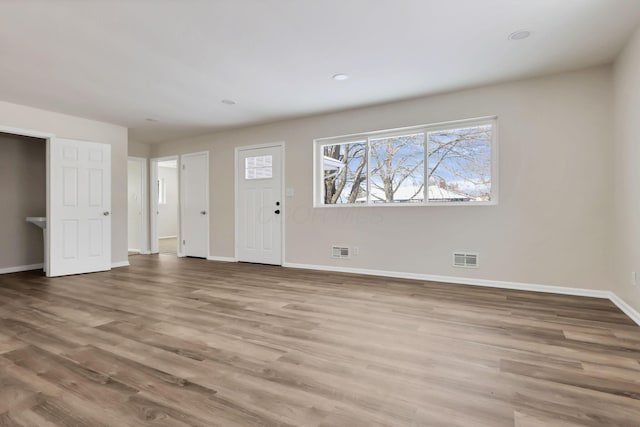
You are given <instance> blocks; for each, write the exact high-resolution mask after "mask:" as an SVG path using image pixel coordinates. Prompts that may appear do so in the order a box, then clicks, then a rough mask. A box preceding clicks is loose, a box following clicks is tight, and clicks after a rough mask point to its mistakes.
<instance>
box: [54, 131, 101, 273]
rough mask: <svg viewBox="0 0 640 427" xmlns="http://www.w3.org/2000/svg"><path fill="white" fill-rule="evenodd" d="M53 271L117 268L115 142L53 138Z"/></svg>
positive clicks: (89, 270)
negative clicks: (113, 210)
mask: <svg viewBox="0 0 640 427" xmlns="http://www.w3.org/2000/svg"><path fill="white" fill-rule="evenodd" d="M49 173H50V177H49V203H50V206H49V208H50V209H49V212H48V218H47V222H48V224H47V226H48V227H49V233H50V235H49V236H50V239H49V242H50V243H49V244H50V252H49V266H48V271H47V275H49V276H63V275H68V274H80V273H89V272H94V271H104V270H110V269H111V146H110V145H108V144H98V143H94V142H85V141H75V140H70V139H62V138H52V139H51V140H50V144H49Z"/></svg>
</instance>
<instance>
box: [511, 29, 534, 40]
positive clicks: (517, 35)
mask: <svg viewBox="0 0 640 427" xmlns="http://www.w3.org/2000/svg"><path fill="white" fill-rule="evenodd" d="M530 35H531V31H527V30H520V31H514V32H513V33H511V34H509V40H523V39H526V38H527V37H529V36H530Z"/></svg>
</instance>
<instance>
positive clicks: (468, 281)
mask: <svg viewBox="0 0 640 427" xmlns="http://www.w3.org/2000/svg"><path fill="white" fill-rule="evenodd" d="M282 266H283V267H288V268H301V269H307V270H321V271H331V272H336V273H353V274H364V275H368V276H382V277H393V278H398V279H414V280H423V281H430V282H444V283H455V284H459V285H472V286H485V287H490V288H502V289H514V290H519V291H532V292H547V293H551V294H562V295H575V296H581V297H592V298H606V299H608V300H610V301H611V302H613V303H614V304H615V305H616V306H617V307H618V308H619V309H620V310H622V312H623V313H624V314H626V315H627V316H629V318H630V319H631V320H633V321H634V322H636V323H637V324H638V325H640V313H638V311H636V310H635V309H634V308H633V307H631V306H630V305H629V304H627V303H626V302H624V300H623V299H622V298H620V297H619V296H617V295H616V294H615V293H613V292H611V291H603V290H599V289H582V288H567V287H563V286H551V285H538V284H533V283H521V282H506V281H499V280H487V279H473V278H468V277H455V276H438V275H434V274H420V273H405V272H398V271H387V270H370V269H366V268H351V267H334V266H327V265H315V264H296V263H284V264H283V265H282Z"/></svg>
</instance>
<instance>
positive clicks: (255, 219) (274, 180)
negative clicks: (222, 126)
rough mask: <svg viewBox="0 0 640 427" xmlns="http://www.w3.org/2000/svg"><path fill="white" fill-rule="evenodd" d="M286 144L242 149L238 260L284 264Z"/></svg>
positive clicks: (237, 244) (239, 173) (240, 151)
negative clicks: (284, 154) (283, 201)
mask: <svg viewBox="0 0 640 427" xmlns="http://www.w3.org/2000/svg"><path fill="white" fill-rule="evenodd" d="M282 151H283V150H282V146H276V147H265V148H255V149H246V150H243V149H241V150H239V151H238V156H237V158H238V163H237V164H236V183H237V194H236V203H237V206H236V227H237V228H236V230H237V233H236V236H237V239H236V251H237V258H238V261H246V262H255V263H260V264H274V265H282V217H283V208H284V207H283V204H282Z"/></svg>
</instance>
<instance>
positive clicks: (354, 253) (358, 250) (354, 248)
mask: <svg viewBox="0 0 640 427" xmlns="http://www.w3.org/2000/svg"><path fill="white" fill-rule="evenodd" d="M353 255H354V256H355V255H360V248H359V247H357V246H354V247H353Z"/></svg>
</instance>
